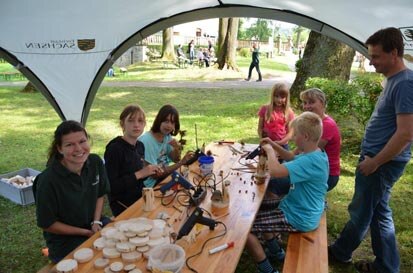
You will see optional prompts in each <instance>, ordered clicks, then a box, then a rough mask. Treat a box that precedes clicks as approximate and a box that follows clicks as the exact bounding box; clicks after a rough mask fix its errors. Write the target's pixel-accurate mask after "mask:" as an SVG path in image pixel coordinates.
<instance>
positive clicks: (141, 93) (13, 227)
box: [0, 69, 413, 273]
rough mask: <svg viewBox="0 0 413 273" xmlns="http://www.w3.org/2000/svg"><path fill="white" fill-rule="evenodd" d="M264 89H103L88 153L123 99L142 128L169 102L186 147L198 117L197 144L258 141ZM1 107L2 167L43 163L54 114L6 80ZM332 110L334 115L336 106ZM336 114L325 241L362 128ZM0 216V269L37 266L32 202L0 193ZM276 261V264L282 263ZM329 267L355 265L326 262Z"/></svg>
mask: <svg viewBox="0 0 413 273" xmlns="http://www.w3.org/2000/svg"><path fill="white" fill-rule="evenodd" d="M176 70H178V69H176ZM184 71H186V70H184ZM188 71H189V70H188ZM194 71H197V70H196V69H194ZM267 71H269V72H271V71H270V70H267ZM160 73H164V74H165V73H166V72H165V71H164V70H162V69H160V70H156V69H153V70H152V72H151V73H150V74H148V75H153V76H152V77H150V78H149V79H145V80H154V81H155V80H156V79H157V78H159V77H160V76H158V75H157V74H160ZM271 73H278V71H275V72H271ZM166 74H168V73H166ZM164 76H165V77H168V75H164ZM242 76H243V77H245V74H244V75H242ZM148 77H149V76H148ZM269 92H270V90H266V89H237V90H235V89H210V88H208V89H193V88H186V89H185V88H179V89H177V88H133V87H127V88H126V87H125V88H117V87H113V88H109V87H105V88H101V89H99V91H98V93H97V95H96V99H95V101H94V103H93V105H92V108H91V113H90V115H89V119H88V122H87V125H86V128H87V130H88V132H89V133H90V135H91V137H92V141H93V143H92V152H95V153H98V154H99V155H102V154H103V152H104V149H105V145H106V143H107V142H108V141H109V140H110V139H112V138H113V137H115V136H117V135H120V134H121V130H120V128H119V126H118V120H117V119H118V116H119V114H120V111H121V110H122V108H123V107H124V106H125V105H126V104H128V103H139V104H140V105H141V106H142V107H143V108H144V109H145V111H146V115H147V120H148V122H147V124H148V127H147V129H148V128H149V126H150V125H151V124H152V121H153V119H154V117H155V115H156V113H157V111H158V109H159V108H160V106H161V105H163V104H165V103H172V104H174V105H175V106H176V107H177V108H178V110H179V111H180V115H181V126H182V129H186V130H187V137H185V138H186V139H187V141H188V143H187V145H186V149H194V148H195V138H194V124H197V128H198V135H199V137H198V138H199V143H200V144H202V143H204V142H205V143H208V142H211V141H216V140H221V139H226V140H235V141H241V140H242V141H245V142H247V143H257V141H258V138H257V134H256V126H257V117H256V112H257V110H258V108H259V106H260V105H262V104H263V103H265V102H266V101H267V98H268V93H269ZM0 107H1V115H0V151H1V155H2V156H1V157H0V173H5V172H9V171H14V170H18V169H21V168H24V167H31V168H34V169H37V170H42V169H43V168H44V165H45V161H46V154H47V148H48V146H49V144H50V141H51V137H52V134H53V131H54V130H55V128H56V126H57V125H58V124H59V123H60V120H59V118H58V116H57V114H56V113H55V112H54V110H53V109H52V107H51V106H50V105H49V104H48V102H47V101H46V100H45V99H44V98H43V96H42V95H41V94H39V93H30V94H27V93H20V92H18V89H17V88H11V87H10V88H3V87H0ZM330 114H332V116H334V113H330ZM337 120H338V121H339V126H340V127H341V129H342V133H343V154H342V175H341V177H340V182H339V185H338V186H337V187H336V188H335V189H334V190H333V191H332V192H331V193H329V195H328V202H329V210H328V213H327V224H328V232H329V241H330V242H331V241H332V240H334V239H335V237H336V236H337V234H338V233H339V232H340V230H341V229H342V228H343V226H344V224H345V222H346V221H347V219H348V214H347V210H346V208H347V205H348V204H349V202H350V199H351V197H352V194H353V184H354V176H353V172H354V167H355V165H356V162H357V154H356V153H355V152H354V151H357V148H356V147H357V146H358V145H359V142H360V135H361V134H362V132H360V131H354V130H359V129H358V128H356V129H354V128H353V126H352V124H351V123H350V122H349V118H348V117H343V118H339V117H337ZM412 176H413V171H412V162H410V163H409V165H408V167H407V169H406V173H405V174H404V175H403V177H402V178H401V179H400V181H399V182H398V183H397V184H396V185H395V187H394V189H393V194H392V200H391V206H392V208H393V214H394V220H395V225H396V230H397V239H398V242H399V249H400V254H401V260H402V268H401V272H403V273H404V272H406V273H407V272H413V262H412V260H413V240H412V238H413V223H412V219H413V209H412V206H411V201H410V198H411V196H412V194H413V187H412V180H413V177H412ZM106 209H107V208H106ZM0 217H1V219H2V221H1V223H0V231H1V233H0V272H1V273H23V272H24V273H26V272H35V271H36V270H38V269H40V268H41V267H42V266H44V265H45V264H46V263H47V262H48V261H47V259H46V258H45V257H42V256H41V253H40V250H41V248H42V247H43V246H44V245H45V243H44V240H43V238H42V233H41V230H40V229H39V228H38V227H37V226H36V219H35V206H34V205H30V206H26V207H22V206H19V205H15V204H13V203H12V202H10V201H8V200H7V199H4V198H2V197H0ZM371 257H372V252H371V248H370V241H369V240H368V239H367V240H365V241H364V242H363V243H362V245H361V246H360V247H359V248H358V250H357V251H356V252H355V254H354V259H355V260H358V259H363V258H371ZM276 266H277V267H278V268H281V265H278V264H276ZM236 272H238V273H241V272H256V269H255V265H254V263H253V262H252V260H251V258H250V256H249V255H247V254H245V253H244V255H243V256H242V257H241V259H240V263H239V266H238V269H237V271H236ZM330 272H334V273H336V272H337V273H344V272H355V270H354V269H353V268H352V267H341V266H338V265H334V264H330Z"/></svg>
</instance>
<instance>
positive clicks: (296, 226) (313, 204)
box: [246, 112, 329, 273]
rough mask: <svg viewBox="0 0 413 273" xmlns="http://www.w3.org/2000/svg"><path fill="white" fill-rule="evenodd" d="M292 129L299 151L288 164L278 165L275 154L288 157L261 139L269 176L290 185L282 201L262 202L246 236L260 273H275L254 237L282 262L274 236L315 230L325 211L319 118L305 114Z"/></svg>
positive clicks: (325, 164) (325, 174) (324, 163)
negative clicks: (262, 242) (275, 233)
mask: <svg viewBox="0 0 413 273" xmlns="http://www.w3.org/2000/svg"><path fill="white" fill-rule="evenodd" d="M291 126H292V130H293V140H294V142H295V144H296V145H297V148H298V149H299V150H300V151H301V154H299V155H293V154H292V153H290V158H291V159H292V160H291V161H288V162H285V163H283V164H280V163H279V161H278V159H277V156H276V153H279V154H280V155H282V157H283V158H285V157H288V156H287V155H285V154H283V153H285V150H283V149H282V147H281V146H279V145H278V144H276V143H275V142H273V141H271V140H270V139H268V138H264V139H262V140H261V145H262V149H263V150H264V151H265V153H266V154H267V157H268V169H269V173H270V175H271V177H287V176H288V177H289V179H290V183H291V187H290V191H289V193H288V194H287V195H286V196H285V197H284V198H283V199H282V200H281V199H280V198H278V197H274V198H272V199H265V200H264V201H263V203H262V204H261V207H260V209H259V211H258V213H257V216H256V218H255V221H254V224H253V227H252V229H251V233H250V234H249V235H248V239H247V244H246V246H247V249H248V251H249V252H250V254H251V255H252V257H253V258H254V260H255V262H257V265H258V269H259V272H261V273H274V272H278V271H276V270H274V269H273V267H272V265H271V264H270V262H269V260H268V259H267V257H266V254H265V252H264V249H263V247H262V245H261V243H260V240H259V239H258V237H257V234H262V236H263V238H264V239H265V241H266V246H267V247H268V249H269V251H270V252H271V253H272V254H274V255H275V256H276V257H277V258H278V259H283V257H284V251H283V250H282V249H281V248H280V247H279V246H278V244H277V242H276V240H275V238H274V236H273V233H274V232H297V231H300V232H308V231H311V230H314V229H316V228H317V227H318V225H319V222H320V218H321V216H322V214H323V211H324V200H325V195H326V193H327V188H328V186H327V180H328V173H329V167H328V158H327V155H326V153H325V152H324V151H321V150H320V149H319V148H318V141H319V140H320V137H321V134H322V122H321V119H320V117H319V116H318V115H317V114H314V113H311V112H304V113H302V114H301V115H299V116H298V117H297V118H296V119H294V120H293V122H292V125H291ZM287 153H288V152H287Z"/></svg>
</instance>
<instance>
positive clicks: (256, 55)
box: [245, 42, 262, 82]
mask: <svg viewBox="0 0 413 273" xmlns="http://www.w3.org/2000/svg"><path fill="white" fill-rule="evenodd" d="M251 52H252V60H251V64H250V68H249V70H248V78H246V79H245V80H246V81H250V80H251V74H252V70H253V69H254V67H255V69H257V73H258V80H257V82H260V81H262V76H261V71H260V48H259V47H258V45H257V43H256V42H254V43H253V44H252V48H251Z"/></svg>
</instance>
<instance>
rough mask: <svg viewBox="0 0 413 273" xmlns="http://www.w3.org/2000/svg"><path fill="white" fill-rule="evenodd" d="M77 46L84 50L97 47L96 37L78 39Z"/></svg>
mask: <svg viewBox="0 0 413 273" xmlns="http://www.w3.org/2000/svg"><path fill="white" fill-rule="evenodd" d="M77 47H78V48H79V49H80V50H82V51H88V50H91V49H93V48H95V39H78V40H77Z"/></svg>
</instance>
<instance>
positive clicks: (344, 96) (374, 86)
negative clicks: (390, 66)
mask: <svg viewBox="0 0 413 273" xmlns="http://www.w3.org/2000/svg"><path fill="white" fill-rule="evenodd" d="M381 81H382V77H381V76H380V75H378V74H376V73H374V74H369V73H364V74H360V75H358V76H357V77H356V78H354V79H353V80H352V81H351V82H349V83H348V82H345V81H340V80H328V79H324V78H309V79H308V80H307V82H306V87H307V88H311V87H316V88H320V89H321V90H323V91H324V92H325V93H326V96H327V101H328V103H327V111H328V112H330V113H331V112H334V113H337V114H339V115H341V116H343V117H347V116H352V117H354V118H355V119H356V120H357V122H358V123H359V124H360V125H362V126H363V127H364V126H365V125H366V124H367V121H368V120H369V118H370V116H371V114H372V112H373V110H374V106H375V104H376V101H377V97H378V96H379V94H380V92H381V90H382V87H381Z"/></svg>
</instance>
